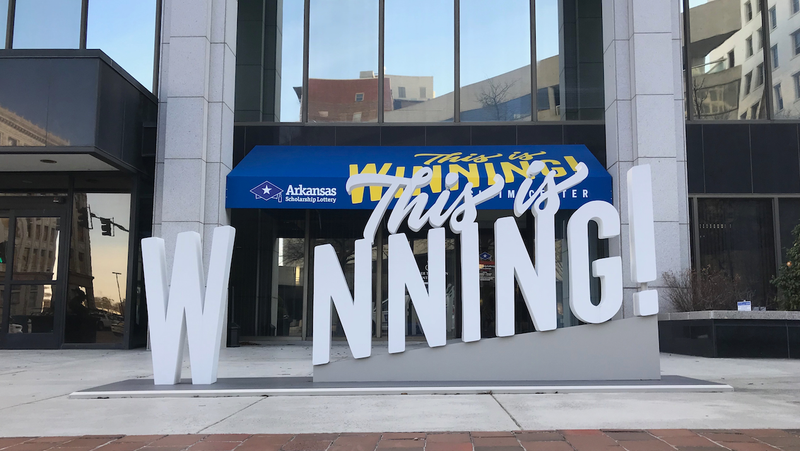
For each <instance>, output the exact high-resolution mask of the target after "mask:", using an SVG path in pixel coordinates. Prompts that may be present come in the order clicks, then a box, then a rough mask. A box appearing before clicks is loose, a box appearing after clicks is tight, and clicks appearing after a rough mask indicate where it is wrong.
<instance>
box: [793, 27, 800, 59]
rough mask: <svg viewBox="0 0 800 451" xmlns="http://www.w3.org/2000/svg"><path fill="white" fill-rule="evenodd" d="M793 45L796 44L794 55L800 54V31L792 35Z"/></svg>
mask: <svg viewBox="0 0 800 451" xmlns="http://www.w3.org/2000/svg"><path fill="white" fill-rule="evenodd" d="M792 43H794V54H795V55H798V54H800V30H798V31H795V32H794V33H792Z"/></svg>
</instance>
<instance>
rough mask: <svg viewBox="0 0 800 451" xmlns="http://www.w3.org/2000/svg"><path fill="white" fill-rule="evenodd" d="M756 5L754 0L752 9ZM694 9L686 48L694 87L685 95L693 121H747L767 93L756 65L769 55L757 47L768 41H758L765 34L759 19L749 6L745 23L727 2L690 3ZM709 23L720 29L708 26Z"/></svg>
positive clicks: (740, 14) (736, 9)
mask: <svg viewBox="0 0 800 451" xmlns="http://www.w3.org/2000/svg"><path fill="white" fill-rule="evenodd" d="M752 3H753V2H752V0H751V1H750V5H751V6H752ZM690 6H691V8H690V9H689V14H690V20H689V25H690V26H689V39H687V41H688V45H687V47H688V48H687V50H688V66H689V69H688V70H690V71H691V77H690V80H691V84H690V86H689V87H688V93H687V96H688V97H689V98H690V99H691V100H690V102H689V108H690V110H691V117H692V118H694V119H709V120H738V119H741V118H745V117H748V114H752V108H751V107H752V105H754V104H756V103H763V101H764V97H765V96H766V95H767V94H769V90H765V89H764V88H763V85H764V83H763V73H762V74H761V78H760V79H759V69H758V66H759V65H763V63H764V58H765V56H764V55H766V54H767V52H763V51H762V52H759V48H758V47H757V46H758V45H763V42H764V40H763V39H758V38H757V36H760V34H761V29H760V28H758V26H757V24H758V23H759V21H760V20H761V17H760V16H759V15H758V14H757V11H752V8H751V9H749V11H750V12H751V13H752V22H751V24H748V25H745V21H744V20H743V17H742V14H743V12H742V11H743V10H742V9H741V8H742V7H741V6H739V4H737V3H736V2H727V1H724V0H709V1H703V2H700V1H698V2H690ZM745 12H747V10H746V11H745ZM709 23H713V24H718V25H720V26H718V27H709V26H708V24H709ZM776 42H777V41H776ZM753 71H755V72H756V73H755V74H753ZM761 71H762V72H763V66H762V69H761ZM754 76H755V79H754ZM759 82H760V85H759ZM757 114H764V112H763V111H758V112H757ZM750 119H760V117H758V116H756V117H750Z"/></svg>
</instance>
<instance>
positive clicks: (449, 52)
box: [281, 0, 558, 122]
mask: <svg viewBox="0 0 800 451" xmlns="http://www.w3.org/2000/svg"><path fill="white" fill-rule="evenodd" d="M377 4H378V2H377V1H376V0H311V24H310V31H309V34H310V42H309V77H311V78H334V79H348V78H358V76H359V72H361V71H368V70H372V71H374V72H376V73H377V71H378V6H377ZM535 4H536V6H535V8H536V29H537V32H536V34H537V39H536V52H537V59H539V60H541V59H544V58H547V57H550V56H553V55H556V54H557V53H558V0H536V1H535ZM343 5H345V6H343ZM460 14H461V30H460V32H461V43H460V45H461V85H462V86H464V85H468V84H472V83H475V82H478V81H481V80H485V79H487V78H490V77H493V76H496V75H499V74H502V73H505V72H508V71H511V70H514V69H518V68H520V67H523V66H526V65H528V64H530V35H529V33H530V31H529V30H530V12H529V2H528V0H496V1H494V2H486V1H485V0H461V13H460ZM385 18H386V22H385V44H384V45H385V49H384V50H385V53H384V66H385V67H384V70H385V72H386V73H387V74H391V75H410V76H430V75H432V76H433V81H434V91H435V93H436V95H437V96H441V95H442V94H446V93H448V92H452V91H453V69H454V68H453V66H454V59H453V58H454V57H453V47H454V46H453V39H454V37H453V22H454V10H453V0H386V11H385ZM282 38H283V48H282V55H281V58H282V68H281V69H282V72H281V77H282V85H281V120H282V121H284V122H291V121H297V120H298V119H299V116H300V102H299V101H298V99H297V95H296V94H295V93H294V90H293V88H294V87H296V86H300V85H301V84H302V77H303V67H302V61H303V1H302V0H284V4H283V36H282Z"/></svg>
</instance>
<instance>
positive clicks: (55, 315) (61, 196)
mask: <svg viewBox="0 0 800 451" xmlns="http://www.w3.org/2000/svg"><path fill="white" fill-rule="evenodd" d="M7 178H8V179H9V180H8V183H9V185H15V186H17V187H20V186H25V185H33V186H36V185H39V184H38V183H35V182H36V181H41V182H42V184H41V185H40V186H39V187H40V188H44V187H47V186H48V185H50V188H62V189H63V190H64V191H65V193H57V192H56V193H54V192H53V191H56V190H53V189H47V190H45V191H49V192H31V191H27V192H26V191H11V190H7V191H0V347H7V348H31V347H33V348H57V347H60V346H62V345H73V344H81V345H86V344H99V345H101V346H111V347H122V346H124V345H125V343H124V340H123V339H124V337H125V334H126V330H127V328H126V324H125V319H126V316H125V315H126V312H128V311H129V310H130V309H129V308H128V307H127V304H128V302H127V299H128V268H129V267H130V263H129V249H130V246H131V244H132V240H131V239H130V236H129V235H130V228H131V217H130V215H131V206H132V205H131V202H132V184H131V179H130V178H128V177H121V176H119V175H109V176H105V175H91V176H78V177H67V176H64V175H54V176H42V177H40V176H37V175H35V174H23V173H19V174H14V175H7ZM70 179H71V180H70ZM59 182H61V183H59ZM69 192H72V193H73V194H72V195H71V196H70V195H68V194H67V193H69Z"/></svg>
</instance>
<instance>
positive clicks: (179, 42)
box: [153, 0, 238, 346]
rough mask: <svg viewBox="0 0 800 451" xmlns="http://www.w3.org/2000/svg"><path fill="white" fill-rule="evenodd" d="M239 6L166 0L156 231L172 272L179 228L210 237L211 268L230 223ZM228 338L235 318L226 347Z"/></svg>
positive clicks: (206, 240)
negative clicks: (217, 231)
mask: <svg viewBox="0 0 800 451" xmlns="http://www.w3.org/2000/svg"><path fill="white" fill-rule="evenodd" d="M237 8H238V5H237V0H164V2H163V9H162V21H161V23H162V28H161V62H160V64H161V65H160V75H159V89H158V99H159V100H158V101H159V104H158V147H157V152H156V186H155V202H154V207H153V210H154V211H153V235H154V236H158V237H161V238H164V241H165V242H166V249H167V268H169V271H170V274H171V272H172V257H173V252H174V249H175V240H176V237H177V235H178V233H180V232H186V231H190V230H191V231H195V232H198V233H200V235H201V236H202V237H203V261H204V267H205V271H206V272H207V271H208V260H209V255H210V253H211V239H212V234H213V230H214V228H216V227H219V226H222V225H228V224H229V223H230V215H229V213H228V212H227V211H226V210H225V177H226V176H227V175H228V172H230V170H231V167H232V166H233V163H232V159H233V108H234V105H233V103H234V86H235V84H234V79H235V76H236V14H237ZM226 335H227V321H225V327H224V329H223V336H222V337H220V339H221V344H222V345H223V346H224V344H225V336H226Z"/></svg>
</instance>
